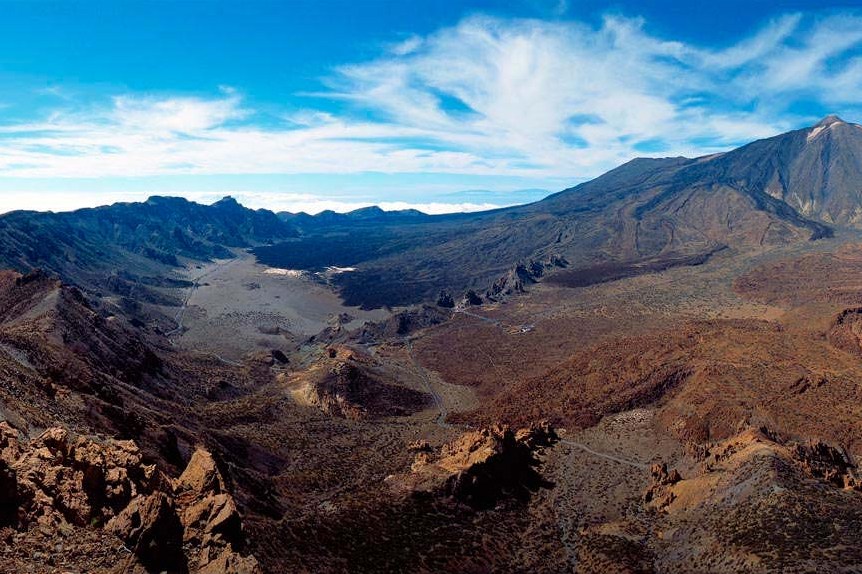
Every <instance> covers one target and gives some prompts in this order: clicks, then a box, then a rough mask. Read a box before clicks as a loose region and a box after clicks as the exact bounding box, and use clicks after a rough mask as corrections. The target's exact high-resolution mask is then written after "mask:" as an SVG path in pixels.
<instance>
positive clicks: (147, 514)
mask: <svg viewBox="0 0 862 574" xmlns="http://www.w3.org/2000/svg"><path fill="white" fill-rule="evenodd" d="M105 528H106V530H107V531H108V532H111V533H112V534H114V535H116V536H117V537H118V538H120V539H121V540H123V541H124V542H125V543H126V546H127V547H128V548H129V549H130V550H131V551H132V552H133V553H134V554H135V555H136V556H137V557H138V558H139V559H140V561H141V563H142V564H143V565H144V566H146V567H147V568H151V569H154V570H159V571H161V570H180V569H182V568H183V567H184V566H185V557H184V556H183V547H182V546H183V526H182V524H181V523H180V519H179V517H178V516H177V513H176V508H175V506H174V503H173V501H172V500H171V499H170V498H169V497H168V495H167V494H165V493H163V492H154V493H153V494H150V495H146V496H138V497H136V498H135V499H134V500H132V502H131V503H130V504H129V505H128V506H127V507H126V508H125V509H123V511H122V512H120V514H118V515H117V516H115V517H114V518H112V519H111V520H110V521H109V522H108V524H107V525H106V527H105Z"/></svg>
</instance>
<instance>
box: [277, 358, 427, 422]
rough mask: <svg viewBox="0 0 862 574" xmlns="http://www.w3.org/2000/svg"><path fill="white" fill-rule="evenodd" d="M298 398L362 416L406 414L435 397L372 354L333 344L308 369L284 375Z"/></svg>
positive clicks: (343, 413)
mask: <svg viewBox="0 0 862 574" xmlns="http://www.w3.org/2000/svg"><path fill="white" fill-rule="evenodd" d="M280 380H282V381H288V385H289V386H290V387H292V389H291V392H292V394H293V396H294V398H295V399H296V400H297V402H299V403H301V404H306V405H310V406H315V407H317V408H319V409H320V410H322V411H323V412H325V413H326V414H328V415H331V416H334V417H339V418H346V419H353V420H361V419H369V418H378V417H387V416H405V415H409V414H412V413H415V412H418V411H421V410H422V409H425V408H427V407H428V405H429V404H430V402H431V397H430V396H429V395H428V394H427V393H423V392H420V391H417V390H415V389H411V388H409V387H406V386H404V385H402V384H400V383H399V381H398V380H397V377H395V376H392V375H391V374H389V373H388V372H387V371H386V369H385V368H384V367H383V366H382V365H381V364H380V363H379V362H378V361H377V360H376V359H375V358H374V357H373V356H371V355H369V354H366V353H364V352H362V351H361V350H357V349H353V348H351V347H347V346H341V345H333V346H330V347H329V348H328V350H327V355H326V357H324V358H321V359H320V360H318V361H317V362H316V363H314V364H313V365H311V366H310V367H309V368H308V369H306V370H304V371H298V372H295V373H292V374H291V375H290V376H287V375H284V376H281V379H280Z"/></svg>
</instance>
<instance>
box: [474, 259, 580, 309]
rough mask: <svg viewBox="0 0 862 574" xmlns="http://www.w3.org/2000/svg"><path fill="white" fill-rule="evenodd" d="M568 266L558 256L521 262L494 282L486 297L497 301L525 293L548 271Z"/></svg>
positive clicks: (566, 262) (564, 260)
mask: <svg viewBox="0 0 862 574" xmlns="http://www.w3.org/2000/svg"><path fill="white" fill-rule="evenodd" d="M567 266H568V261H566V259H565V258H564V257H561V256H558V255H550V256H548V257H547V258H546V259H544V260H541V261H537V260H535V259H529V260H527V261H521V262H519V263H518V264H517V265H515V266H514V267H512V268H511V269H510V270H509V271H508V273H506V274H505V275H503V276H502V277H500V278H499V279H497V280H496V281H494V283H492V284H491V287H490V288H489V289H488V290H487V291H486V292H485V297H487V298H488V299H490V300H492V301H497V300H500V299H502V298H505V297H507V296H509V295H514V294H516V293H524V292H525V291H526V287H527V286H528V285H530V284H532V283H536V282H537V281H538V280H539V279H541V278H542V277H544V276H545V274H546V273H547V272H548V271H550V270H552V269H555V268H562V267H567Z"/></svg>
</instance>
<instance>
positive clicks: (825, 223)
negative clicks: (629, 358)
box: [255, 117, 862, 307]
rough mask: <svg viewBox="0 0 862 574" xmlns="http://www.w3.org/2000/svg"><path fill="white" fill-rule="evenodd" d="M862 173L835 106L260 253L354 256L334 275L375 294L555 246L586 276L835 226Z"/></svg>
mask: <svg viewBox="0 0 862 574" xmlns="http://www.w3.org/2000/svg"><path fill="white" fill-rule="evenodd" d="M860 176H862V127H860V126H858V125H855V124H848V123H845V122H843V121H841V120H840V119H838V118H836V117H829V118H826V119H824V120H823V121H821V122H820V123H818V124H817V125H815V126H812V127H810V128H805V129H802V130H797V131H793V132H789V133H786V134H783V135H779V136H776V137H774V138H769V139H765V140H760V141H757V142H754V143H751V144H749V145H746V146H743V147H741V148H738V149H736V150H733V151H731V152H727V153H723V154H715V155H710V156H704V157H699V158H694V159H688V158H682V157H678V158H663V159H644V158H640V159H635V160H632V161H630V162H628V163H626V164H624V165H622V166H620V167H618V168H616V169H614V170H611V171H610V172H608V173H606V174H604V175H602V176H600V177H598V178H596V179H594V180H592V181H589V182H586V183H584V184H581V185H578V186H577V187H573V188H570V189H567V190H564V191H562V192H559V193H557V194H554V195H551V196H549V197H547V198H546V199H544V200H542V201H538V202H535V203H532V204H528V205H524V206H517V207H512V208H506V209H499V210H494V211H488V212H482V213H475V214H453V215H444V216H428V217H427V218H422V219H420V220H419V221H417V222H416V223H415V224H412V225H409V226H408V225H402V224H401V221H393V222H386V221H382V220H379V219H375V220H374V221H373V223H372V222H368V221H364V220H363V219H362V218H354V219H352V220H349V219H347V218H345V217H342V218H339V219H337V220H332V219H327V218H323V219H322V220H321V222H320V223H324V222H325V223H326V224H324V225H317V226H306V227H305V228H304V230H303V231H304V233H303V235H302V236H301V237H299V238H297V239H293V240H289V241H287V242H285V243H283V244H281V245H275V246H270V247H262V248H259V249H257V250H256V251H255V253H256V254H257V255H258V257H259V258H260V259H261V260H263V261H266V262H268V263H269V264H272V265H278V266H282V267H287V268H300V269H312V268H322V267H326V266H329V265H337V266H351V267H355V268H356V271H354V272H351V273H344V274H342V275H340V276H339V277H338V278H337V282H338V284H339V285H340V287H341V290H342V294H343V296H344V297H345V299H346V300H347V301H348V302H349V303H351V304H358V305H365V306H371V307H374V306H380V305H392V304H409V303H415V302H418V301H420V300H423V299H429V298H431V297H435V296H436V295H437V293H439V291H440V290H441V289H448V290H452V291H464V290H466V289H476V290H480V291H484V290H486V289H487V288H488V287H489V285H491V284H492V283H493V282H494V281H496V280H498V279H499V278H501V277H503V276H505V275H506V274H507V273H509V272H510V270H512V269H514V268H515V267H516V266H517V265H518V264H519V263H526V262H529V260H535V261H546V260H548V259H549V258H552V257H559V258H562V259H565V260H566V261H568V263H569V265H568V269H567V270H566V271H562V272H560V273H559V274H558V276H557V279H556V280H558V281H560V282H561V283H563V284H575V285H583V284H589V283H591V282H596V281H601V280H607V279H613V278H618V277H621V276H627V275H631V274H637V273H641V272H644V271H649V270H652V269H663V268H667V267H670V266H675V265H680V264H696V263H700V262H703V261H705V260H706V259H708V258H709V257H710V256H711V255H712V254H714V253H716V252H718V251H722V250H724V249H728V248H730V249H736V250H751V249H763V248H769V247H772V246H778V245H786V244H790V243H794V242H805V241H810V240H816V239H819V238H822V237H828V236H830V235H831V234H832V233H833V226H844V225H855V224H856V222H857V219H858V218H859V217H860V215H859V214H862V193H860V190H859V187H858V186H857V185H856V183H855V182H856V181H860ZM857 211H858V213H857Z"/></svg>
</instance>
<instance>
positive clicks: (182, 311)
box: [165, 259, 237, 346]
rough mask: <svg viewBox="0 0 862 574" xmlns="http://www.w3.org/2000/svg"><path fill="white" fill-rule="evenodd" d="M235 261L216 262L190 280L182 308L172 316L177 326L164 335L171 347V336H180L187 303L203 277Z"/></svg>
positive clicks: (174, 343) (173, 343) (172, 343)
mask: <svg viewBox="0 0 862 574" xmlns="http://www.w3.org/2000/svg"><path fill="white" fill-rule="evenodd" d="M236 261H237V260H236V259H228V260H222V261H219V260H216V261H215V263H214V264H213V266H212V268H210V269H208V270H206V271H205V272H203V273H202V274H200V275H198V276H197V277H194V278H193V279H192V286H191V287H189V290H188V293H187V294H186V297H185V299H183V304H182V306H180V308H179V310H178V311H177V314H176V315H175V316H174V322H175V323H176V324H177V326H176V327H175V328H173V329H171V330H170V331H168V332H167V333H165V337H167V338H168V341H170V342H171V345H174V346H176V342H175V341H174V340H173V338H172V336H173V335H174V334H176V333H179V334H182V331H183V317H185V314H186V309H188V307H189V301H191V298H192V295H194V294H195V291H196V290H197V288H198V287H200V282H201V280H202V279H204V278H205V277H209V276H210V275H212V274H213V273H215V272H216V271H218V270H220V269H224V268H225V267H227V266H228V265H230V264H232V263H235V262H236Z"/></svg>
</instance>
